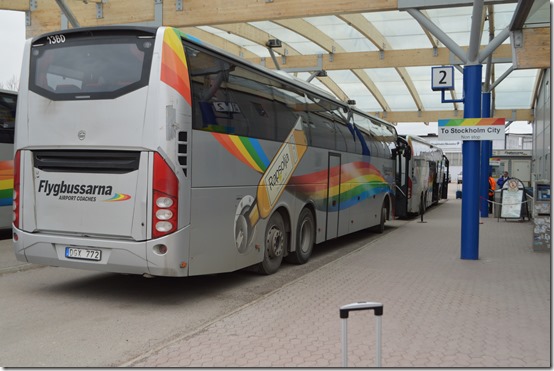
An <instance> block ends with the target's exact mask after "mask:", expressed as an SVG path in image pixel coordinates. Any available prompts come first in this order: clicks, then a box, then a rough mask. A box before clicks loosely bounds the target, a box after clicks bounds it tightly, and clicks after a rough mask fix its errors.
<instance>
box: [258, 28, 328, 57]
mask: <svg viewBox="0 0 554 371" xmlns="http://www.w3.org/2000/svg"><path fill="white" fill-rule="evenodd" d="M249 24H250V25H252V26H254V27H257V28H259V29H260V30H262V31H263V32H266V33H268V34H269V35H271V37H272V38H275V39H279V40H281V41H282V42H284V43H286V44H288V45H290V46H291V47H292V48H294V49H295V50H296V51H297V52H298V53H300V54H321V53H326V51H325V49H323V48H321V47H320V46H319V45H317V44H315V43H313V42H312V41H310V40H308V39H307V38H305V37H304V36H302V35H300V34H298V33H296V32H294V31H291V30H289V29H288V28H286V27H283V26H281V25H278V24H276V23H274V22H269V21H263V22H250V23H249Z"/></svg>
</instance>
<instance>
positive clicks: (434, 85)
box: [431, 66, 454, 90]
mask: <svg viewBox="0 0 554 371" xmlns="http://www.w3.org/2000/svg"><path fill="white" fill-rule="evenodd" d="M431 89H433V90H454V66H443V67H431Z"/></svg>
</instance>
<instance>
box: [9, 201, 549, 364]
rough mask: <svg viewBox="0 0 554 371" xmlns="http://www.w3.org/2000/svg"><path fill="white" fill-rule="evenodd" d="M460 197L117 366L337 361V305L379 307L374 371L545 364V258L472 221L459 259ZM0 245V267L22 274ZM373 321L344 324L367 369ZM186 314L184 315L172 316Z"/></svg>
mask: <svg viewBox="0 0 554 371" xmlns="http://www.w3.org/2000/svg"><path fill="white" fill-rule="evenodd" d="M460 215H461V200H459V199H458V200H456V199H455V198H454V197H451V198H450V200H448V201H447V202H445V203H444V204H442V205H440V206H439V207H435V208H433V209H431V210H430V211H429V212H428V213H427V214H426V215H425V221H426V222H427V223H419V219H417V220H414V221H411V222H409V223H407V224H405V225H403V226H402V227H401V228H399V229H398V230H397V231H394V232H392V233H389V234H387V235H385V236H383V237H382V238H380V239H378V240H376V241H374V242H371V243H369V244H367V245H366V246H364V247H362V248H361V249H359V250H357V251H355V252H353V253H351V254H349V255H346V256H344V257H342V258H340V259H339V260H336V261H334V262H332V263H329V264H327V265H325V266H323V267H321V268H320V269H318V270H316V271H314V272H312V273H310V274H308V275H305V276H303V277H302V278H300V279H298V280H296V281H293V282H292V283H290V284H288V285H287V286H285V287H283V288H282V289H280V290H277V291H274V292H272V293H270V294H268V295H266V296H264V297H262V298H260V299H259V300H257V301H255V302H253V303H251V304H248V305H246V306H244V307H242V308H240V309H239V310H237V311H235V312H233V313H231V314H229V315H227V316H224V317H222V318H219V319H218V320H216V321H213V322H212V323H210V324H208V325H206V326H205V327H203V328H202V329H200V330H198V331H196V332H194V333H189V334H183V336H182V337H181V338H180V339H177V340H175V341H173V342H171V343H169V344H166V345H165V346H163V347H161V348H159V349H155V350H152V351H151V352H150V353H148V354H145V355H144V356H142V357H140V358H138V359H135V360H131V361H129V362H127V363H126V364H123V365H114V366H127V367H340V366H341V359H342V358H341V338H340V335H341V327H340V326H341V322H340V318H339V307H340V306H342V305H345V304H348V303H352V302H356V301H376V302H381V303H383V305H384V315H383V317H382V328H383V330H382V331H383V349H382V365H383V366H384V367H551V364H552V362H551V337H550V335H551V304H550V299H551V255H550V252H534V251H533V250H532V248H531V246H532V245H531V244H532V231H533V228H532V223H530V222H528V221H526V222H517V221H504V220H501V221H500V222H499V221H497V220H496V219H493V218H484V219H482V222H483V224H481V226H480V244H479V260H461V259H460V233H461V227H460ZM33 267H35V266H34V265H29V264H24V263H21V262H17V261H16V260H15V257H13V252H12V251H11V241H10V240H4V241H0V274H1V273H7V272H11V271H14V270H21V269H29V268H33ZM374 318H375V317H374V316H373V314H372V313H370V312H353V313H352V314H351V315H350V318H349V320H348V328H349V339H348V340H349V366H351V367H368V366H369V367H371V366H373V365H374V364H375V332H374V331H375V319H374ZM182 320H183V321H186V313H183V318H182Z"/></svg>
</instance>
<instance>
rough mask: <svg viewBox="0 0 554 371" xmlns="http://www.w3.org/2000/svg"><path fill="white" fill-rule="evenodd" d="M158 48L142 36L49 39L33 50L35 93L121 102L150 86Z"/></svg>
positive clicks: (33, 87) (75, 36)
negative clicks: (132, 93)
mask: <svg viewBox="0 0 554 371" xmlns="http://www.w3.org/2000/svg"><path fill="white" fill-rule="evenodd" d="M52 40H54V42H52ZM153 44H154V39H153V37H152V38H150V37H144V36H142V37H139V36H137V35H101V36H89V35H88V34H84V35H81V34H67V35H64V34H60V35H55V36H48V37H43V38H41V39H38V40H36V41H35V42H34V43H33V46H32V49H31V71H30V79H29V89H30V90H31V91H34V92H35V93H37V94H40V95H42V96H45V97H47V98H50V99H52V100H71V99H111V98H116V97H118V96H121V95H123V94H127V93H129V92H131V91H133V90H136V89H139V88H141V87H143V86H146V84H147V83H148V78H149V75H150V65H151V60H152V49H153V47H154V45H153Z"/></svg>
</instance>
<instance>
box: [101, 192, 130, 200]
mask: <svg viewBox="0 0 554 371" xmlns="http://www.w3.org/2000/svg"><path fill="white" fill-rule="evenodd" d="M130 199H131V196H130V195H127V194H125V193H116V194H115V195H113V197H112V198H109V199H107V200H104V201H105V202H117V201H127V200H130Z"/></svg>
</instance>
